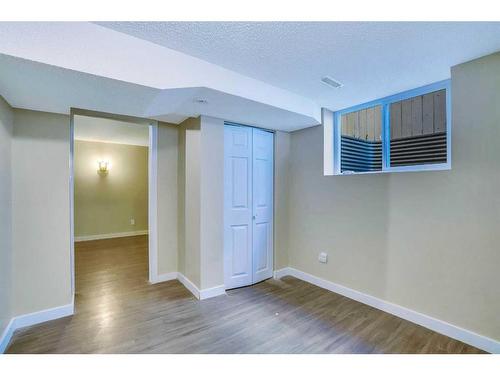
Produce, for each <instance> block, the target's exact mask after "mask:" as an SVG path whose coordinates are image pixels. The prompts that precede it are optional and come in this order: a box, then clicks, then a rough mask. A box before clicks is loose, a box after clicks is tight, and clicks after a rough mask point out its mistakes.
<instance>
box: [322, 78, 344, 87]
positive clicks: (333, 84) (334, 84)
mask: <svg viewBox="0 0 500 375" xmlns="http://www.w3.org/2000/svg"><path fill="white" fill-rule="evenodd" d="M321 82H323V83H324V84H325V85H328V86H331V87H333V88H335V89H338V88H340V87H342V86H344V85H343V84H342V83H340V82H339V81H337V80H335V79H333V78H332V77H328V76H326V77H323V78H321Z"/></svg>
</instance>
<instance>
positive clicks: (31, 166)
mask: <svg viewBox="0 0 500 375" xmlns="http://www.w3.org/2000/svg"><path fill="white" fill-rule="evenodd" d="M0 114H1V115H2V116H3V115H5V113H4V108H3V107H2V108H0ZM0 118H2V117H0ZM0 134H1V133H0ZM0 137H1V135H0ZM177 138H178V136H177V129H176V128H175V127H173V126H171V125H168V124H161V125H160V126H159V130H158V167H159V170H158V188H157V190H158V232H159V233H158V271H159V273H166V272H171V271H177V190H176V189H177V141H178V139H177ZM0 139H2V138H0ZM2 150H3V147H2ZM68 161H69V116H65V115H56V114H51V113H44V112H36V111H28V110H17V109H16V110H14V130H13V139H12V166H13V168H12V249H13V255H12V270H13V272H12V294H11V295H12V296H13V298H12V308H11V315H12V316H17V315H21V314H25V313H32V312H37V311H40V310H43V309H48V308H54V307H58V306H61V305H66V304H69V303H71V301H72V295H71V280H70V275H71V267H70V237H69V236H70V233H69V232H70V230H69V225H70V221H69V219H70V215H69V163H68ZM115 166H116V165H115ZM114 170H115V169H114V168H113V169H112V170H111V172H110V173H113V172H112V171H114ZM115 171H116V170H115ZM108 177H109V176H108Z"/></svg>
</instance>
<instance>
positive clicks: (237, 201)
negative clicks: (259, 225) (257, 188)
mask: <svg viewBox="0 0 500 375" xmlns="http://www.w3.org/2000/svg"><path fill="white" fill-rule="evenodd" d="M224 171H225V173H224V283H225V286H226V288H227V289H230V288H237V287H240V286H245V285H250V284H251V283H252V280H253V277H252V230H253V228H252V204H251V202H252V129H250V128H245V127H239V126H227V125H226V126H225V127H224Z"/></svg>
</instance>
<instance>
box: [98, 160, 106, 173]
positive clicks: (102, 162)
mask: <svg viewBox="0 0 500 375" xmlns="http://www.w3.org/2000/svg"><path fill="white" fill-rule="evenodd" d="M97 164H98V166H99V167H98V169H97V173H99V174H101V175H102V174H107V173H108V171H109V161H107V160H99V161H98V162H97Z"/></svg>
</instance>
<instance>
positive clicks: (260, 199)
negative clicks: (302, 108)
mask: <svg viewBox="0 0 500 375" xmlns="http://www.w3.org/2000/svg"><path fill="white" fill-rule="evenodd" d="M252 131H253V153H252V154H253V156H252V163H253V183H252V185H253V186H252V191H253V228H252V229H253V241H252V242H253V283H257V282H259V281H262V280H265V279H268V278H270V277H272V276H273V191H274V189H273V171H274V168H273V166H274V162H273V158H274V142H273V133H270V132H266V131H264V130H259V129H252Z"/></svg>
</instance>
